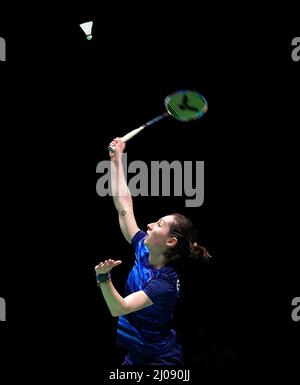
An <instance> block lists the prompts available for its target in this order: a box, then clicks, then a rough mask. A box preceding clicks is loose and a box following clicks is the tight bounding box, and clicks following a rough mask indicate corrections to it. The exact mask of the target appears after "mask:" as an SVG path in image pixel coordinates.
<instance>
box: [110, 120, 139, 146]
mask: <svg viewBox="0 0 300 385" xmlns="http://www.w3.org/2000/svg"><path fill="white" fill-rule="evenodd" d="M145 127H146V126H145V125H144V126H141V127H139V128H136V129H134V130H132V131H130V132H128V133H127V134H126V135H124V136H122V138H121V141H122V142H124V143H126V142H127V141H128V140H130V139H131V138H133V137H134V136H135V135H137V134H138V133H139V132H140V131H142V130H143V129H144V128H145ZM108 150H109V151H110V152H114V148H113V146H109V147H108Z"/></svg>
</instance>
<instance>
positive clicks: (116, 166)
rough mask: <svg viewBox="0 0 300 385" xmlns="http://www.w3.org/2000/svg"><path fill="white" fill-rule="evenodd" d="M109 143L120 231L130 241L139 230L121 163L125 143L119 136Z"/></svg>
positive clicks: (113, 189)
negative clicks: (111, 150)
mask: <svg viewBox="0 0 300 385" xmlns="http://www.w3.org/2000/svg"><path fill="white" fill-rule="evenodd" d="M110 145H111V146H112V147H113V149H114V152H110V153H109V155H110V159H111V187H112V195H113V200H114V204H115V207H116V209H117V211H118V215H119V224H120V228H121V231H122V233H123V235H124V237H125V239H126V240H127V242H129V243H131V240H132V238H133V237H134V235H135V234H136V233H137V232H138V231H139V228H138V226H137V224H136V220H135V217H134V212H133V202H132V196H131V193H130V191H129V188H128V186H127V183H126V180H125V175H124V170H123V164H122V154H123V151H124V149H125V143H123V142H122V141H121V139H120V138H115V139H114V140H113V141H112V142H111V143H110Z"/></svg>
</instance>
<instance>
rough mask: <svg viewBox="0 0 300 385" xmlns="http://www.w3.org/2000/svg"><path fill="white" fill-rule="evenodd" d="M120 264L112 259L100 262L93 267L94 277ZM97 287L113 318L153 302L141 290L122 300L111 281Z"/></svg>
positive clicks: (101, 283) (108, 280)
mask: <svg viewBox="0 0 300 385" xmlns="http://www.w3.org/2000/svg"><path fill="white" fill-rule="evenodd" d="M120 263H121V261H114V260H112V259H109V260H108V261H105V262H101V263H100V264H99V265H98V266H96V267H95V271H96V275H99V274H106V273H108V272H109V271H110V270H111V269H112V268H113V267H115V266H118V265H119V264H120ZM99 287H100V289H101V291H102V294H103V297H104V299H105V302H106V304H107V306H108V308H109V310H110V312H111V315H112V316H113V317H119V316H120V315H124V314H129V313H132V312H134V311H138V310H141V309H144V308H145V307H148V306H151V305H153V302H152V301H151V300H150V298H149V297H148V296H147V294H146V293H145V292H144V291H143V290H140V291H137V292H135V293H132V294H130V295H128V296H127V297H125V298H123V297H122V296H121V295H120V294H119V293H118V291H117V290H116V289H115V287H114V285H113V284H112V282H111V279H107V280H106V281H104V282H100V283H99Z"/></svg>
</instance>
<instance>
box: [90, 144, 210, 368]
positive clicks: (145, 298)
mask: <svg viewBox="0 0 300 385" xmlns="http://www.w3.org/2000/svg"><path fill="white" fill-rule="evenodd" d="M110 145H111V146H112V147H113V148H114V152H110V158H111V178H112V194H113V199H114V203H115V207H116V209H117V211H118V214H119V223H120V227H121V230H122V233H123V235H124V237H125V238H126V240H127V241H128V242H129V243H131V244H132V245H133V248H134V252H135V264H134V266H133V268H132V270H131V271H130V273H129V276H128V279H127V283H126V288H125V297H124V298H123V297H122V296H121V295H120V294H119V293H118V292H117V290H116V289H115V287H114V286H113V283H112V281H111V275H110V271H111V269H112V268H114V267H116V266H118V265H119V264H120V263H121V261H114V260H111V259H109V260H106V261H104V262H101V263H100V264H99V265H97V266H96V267H95V271H96V276H97V282H98V286H99V287H100V288H101V291H102V294H103V297H104V299H105V301H106V303H107V306H108V308H109V310H110V312H111V314H112V316H114V317H119V321H118V330H117V335H118V344H119V345H120V346H121V347H123V348H124V349H126V350H127V351H128V354H127V355H126V357H125V360H124V362H123V364H124V365H183V359H182V350H181V346H180V344H179V343H178V342H177V340H176V332H175V331H174V330H173V329H172V328H171V321H172V316H173V310H174V306H175V303H176V301H177V298H178V294H179V287H180V284H179V277H178V274H177V267H178V265H180V263H182V262H184V261H185V260H186V259H187V258H189V257H195V258H208V257H209V254H208V252H207V250H206V249H205V248H204V247H202V246H200V245H198V244H197V242H196V230H195V228H194V226H193V224H192V222H191V221H190V220H189V219H187V218H186V217H184V216H183V215H181V214H177V213H176V214H172V215H167V216H164V217H162V218H160V219H159V220H158V221H157V222H154V223H150V224H148V226H147V233H145V232H143V231H141V230H140V229H139V228H138V226H137V224H136V221H135V217H134V213H133V203H132V197H131V194H130V191H129V189H128V186H127V184H126V180H125V176H124V170H123V165H122V153H123V151H124V149H125V143H123V142H122V141H121V140H120V139H119V138H116V139H114V140H113V141H112V142H111V144H110Z"/></svg>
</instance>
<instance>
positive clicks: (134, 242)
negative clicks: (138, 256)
mask: <svg viewBox="0 0 300 385" xmlns="http://www.w3.org/2000/svg"><path fill="white" fill-rule="evenodd" d="M146 235H147V234H146V233H145V232H144V231H142V230H139V231H138V232H137V233H136V234H135V236H134V237H133V238H132V240H131V244H132V246H133V248H134V251H136V249H137V247H138V246H139V243H140V241H141V240H142V239H143V238H145V236H146Z"/></svg>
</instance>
